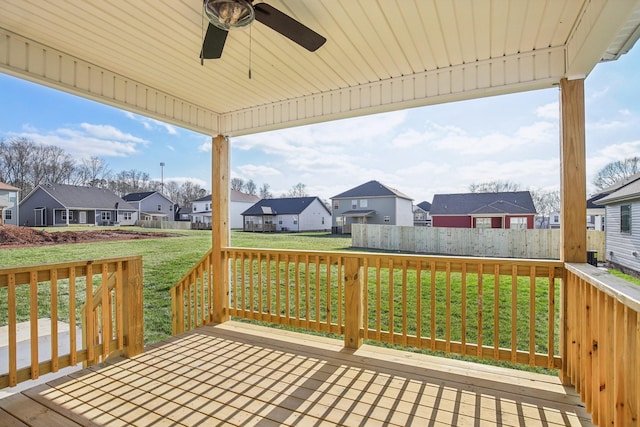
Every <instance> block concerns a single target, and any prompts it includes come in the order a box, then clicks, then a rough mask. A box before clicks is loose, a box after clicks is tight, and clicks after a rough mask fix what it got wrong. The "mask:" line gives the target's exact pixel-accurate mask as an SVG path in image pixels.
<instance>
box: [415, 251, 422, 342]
mask: <svg viewBox="0 0 640 427" xmlns="http://www.w3.org/2000/svg"><path fill="white" fill-rule="evenodd" d="M421 341H422V263H421V262H420V261H418V262H417V265H416V342H417V345H420V342H421Z"/></svg>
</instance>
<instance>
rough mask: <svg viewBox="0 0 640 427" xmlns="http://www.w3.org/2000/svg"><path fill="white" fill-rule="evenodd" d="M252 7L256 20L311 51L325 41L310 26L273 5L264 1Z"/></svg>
mask: <svg viewBox="0 0 640 427" xmlns="http://www.w3.org/2000/svg"><path fill="white" fill-rule="evenodd" d="M253 8H254V10H255V13H256V20H257V21H260V22H262V23H263V24H264V25H266V26H267V27H269V28H271V29H273V30H275V31H277V32H279V33H280V34H282V35H283V36H285V37H287V38H288V39H289V40H291V41H294V42H296V43H298V44H299V45H300V46H302V47H304V48H305V49H307V50H309V51H311V52H315V51H316V50H317V49H318V48H319V47H320V46H322V45H323V44H324V42H326V41H327V39H325V38H324V37H322V36H321V35H320V34H318V33H316V32H315V31H313V30H312V29H311V28H309V27H307V26H305V25H303V24H301V23H300V22H298V21H296V20H295V19H293V18H292V17H290V16H289V15H286V14H285V13H283V12H280V11H279V10H278V9H276V8H275V7H273V6H270V5H268V4H266V3H258V4H256V5H255V6H254V7H253Z"/></svg>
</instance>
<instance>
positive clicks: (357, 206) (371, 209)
mask: <svg viewBox="0 0 640 427" xmlns="http://www.w3.org/2000/svg"><path fill="white" fill-rule="evenodd" d="M331 206H332V207H333V212H332V214H333V215H332V217H333V222H332V229H333V231H334V232H336V233H350V232H351V225H352V224H386V225H408V226H412V225H413V218H414V217H413V199H412V198H411V197H409V196H407V195H406V194H404V193H401V192H400V191H398V190H396V189H395V188H391V187H388V186H386V185H384V184H382V183H380V182H378V181H375V180H373V181H369V182H365V183H364V184H362V185H359V186H357V187H354V188H352V189H350V190H347V191H345V192H343V193H340V194H338V195H336V196H333V197H332V198H331Z"/></svg>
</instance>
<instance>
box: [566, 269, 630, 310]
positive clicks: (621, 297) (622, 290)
mask: <svg viewBox="0 0 640 427" xmlns="http://www.w3.org/2000/svg"><path fill="white" fill-rule="evenodd" d="M565 267H566V269H567V270H568V271H570V272H571V273H573V274H575V275H576V276H578V277H580V278H581V279H582V280H585V281H588V282H589V284H591V285H592V286H595V287H596V288H598V289H599V290H601V291H602V292H604V293H605V294H607V295H609V296H610V297H612V298H615V299H616V300H617V301H619V302H620V303H622V304H624V305H626V306H627V307H629V308H630V309H632V310H634V311H636V312H640V286H638V285H634V284H633V283H631V282H629V281H627V280H624V279H621V278H620V277H617V276H614V275H612V274H610V273H607V272H606V271H604V270H601V269H599V268H596V267H594V266H592V265H590V264H577V263H566V264H565Z"/></svg>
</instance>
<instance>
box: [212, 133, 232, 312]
mask: <svg viewBox="0 0 640 427" xmlns="http://www.w3.org/2000/svg"><path fill="white" fill-rule="evenodd" d="M211 155H212V159H211V212H212V218H211V234H212V236H211V238H212V241H211V257H212V260H211V265H212V266H213V272H212V273H213V313H211V317H212V320H213V322H214V323H223V322H226V321H227V320H229V311H228V310H227V307H228V304H229V284H228V283H226V282H225V269H226V268H227V267H226V265H225V264H224V257H223V254H222V248H224V247H228V246H229V244H230V239H229V140H228V139H227V138H226V137H225V136H222V135H218V136H216V137H215V138H213V149H212V150H211Z"/></svg>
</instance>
